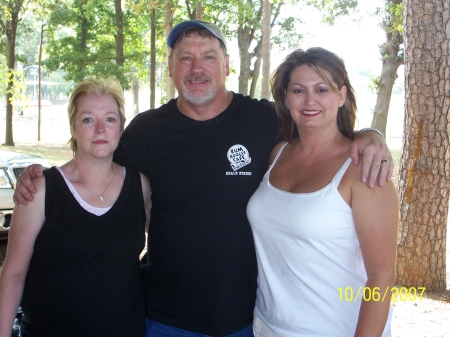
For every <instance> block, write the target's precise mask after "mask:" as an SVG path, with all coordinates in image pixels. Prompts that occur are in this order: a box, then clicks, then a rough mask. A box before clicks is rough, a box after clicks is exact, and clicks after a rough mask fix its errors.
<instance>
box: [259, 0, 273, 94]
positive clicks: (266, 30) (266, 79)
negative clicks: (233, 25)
mask: <svg viewBox="0 0 450 337" xmlns="http://www.w3.org/2000/svg"><path fill="white" fill-rule="evenodd" d="M271 14H272V8H271V5H270V0H264V4H263V34H262V81H261V98H266V99H269V98H270V30H271V27H270V16H271Z"/></svg>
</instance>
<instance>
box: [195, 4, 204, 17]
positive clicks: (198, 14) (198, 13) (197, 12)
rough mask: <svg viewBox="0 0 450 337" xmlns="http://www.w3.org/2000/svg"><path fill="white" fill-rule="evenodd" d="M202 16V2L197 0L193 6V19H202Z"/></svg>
mask: <svg viewBox="0 0 450 337" xmlns="http://www.w3.org/2000/svg"><path fill="white" fill-rule="evenodd" d="M202 18H203V6H202V2H201V1H198V2H197V5H196V6H195V20H202Z"/></svg>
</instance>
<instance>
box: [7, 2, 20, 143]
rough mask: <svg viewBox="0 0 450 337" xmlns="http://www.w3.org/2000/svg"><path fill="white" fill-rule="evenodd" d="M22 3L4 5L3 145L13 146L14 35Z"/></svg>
mask: <svg viewBox="0 0 450 337" xmlns="http://www.w3.org/2000/svg"><path fill="white" fill-rule="evenodd" d="M22 5H23V1H13V2H9V3H8V4H5V6H6V7H7V8H6V10H8V11H9V14H10V17H9V18H8V19H6V21H3V19H2V23H4V25H5V27H4V30H5V35H6V39H7V43H8V59H7V61H6V63H7V68H8V73H7V84H6V130H5V131H6V132H5V145H8V146H14V138H13V126H12V118H13V104H12V103H13V102H12V101H13V89H14V67H15V64H16V33H17V26H18V24H19V13H20V11H21V10H22Z"/></svg>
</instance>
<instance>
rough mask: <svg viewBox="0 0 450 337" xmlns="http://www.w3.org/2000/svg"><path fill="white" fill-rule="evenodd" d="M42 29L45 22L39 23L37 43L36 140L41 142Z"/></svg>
mask: <svg viewBox="0 0 450 337" xmlns="http://www.w3.org/2000/svg"><path fill="white" fill-rule="evenodd" d="M44 27H45V22H44V21H42V23H41V41H40V43H39V62H38V82H39V83H38V134H37V140H38V141H41V102H42V92H41V89H42V88H41V87H42V85H41V83H42V66H41V64H42V49H43V45H44Z"/></svg>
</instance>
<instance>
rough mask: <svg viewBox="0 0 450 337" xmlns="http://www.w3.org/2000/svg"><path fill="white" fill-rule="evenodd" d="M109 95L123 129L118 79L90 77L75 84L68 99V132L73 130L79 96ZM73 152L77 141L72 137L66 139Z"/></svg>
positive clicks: (75, 150) (123, 117)
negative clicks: (113, 101)
mask: <svg viewBox="0 0 450 337" xmlns="http://www.w3.org/2000/svg"><path fill="white" fill-rule="evenodd" d="M90 94H92V95H97V96H102V95H111V96H112V97H113V98H114V100H115V101H116V103H117V107H118V109H119V117H120V128H121V131H123V129H124V126H125V121H126V118H125V97H124V95H123V90H122V86H121V85H120V83H119V81H118V80H116V79H113V78H107V79H91V80H87V81H84V82H80V83H78V84H77V86H76V87H75V89H74V90H73V92H72V94H71V95H70V99H69V106H68V108H67V113H68V116H69V125H70V134H71V135H73V133H74V130H75V116H76V114H77V103H78V99H79V98H80V97H83V96H86V95H90ZM68 144H69V145H70V148H71V149H72V151H73V153H76V152H77V141H76V140H75V139H73V138H72V137H71V138H70V140H69V141H68Z"/></svg>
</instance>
